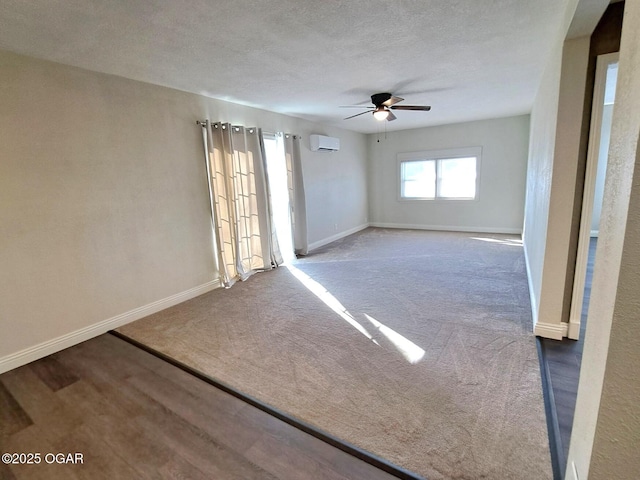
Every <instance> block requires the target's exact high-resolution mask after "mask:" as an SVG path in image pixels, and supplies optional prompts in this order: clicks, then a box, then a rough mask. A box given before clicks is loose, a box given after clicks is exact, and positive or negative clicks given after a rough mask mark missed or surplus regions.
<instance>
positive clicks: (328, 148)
mask: <svg viewBox="0 0 640 480" xmlns="http://www.w3.org/2000/svg"><path fill="white" fill-rule="evenodd" d="M309 143H310V144H311V150H312V151H314V152H337V151H338V150H340V139H339V138H335V137H325V136H324V135H311V136H310V137H309Z"/></svg>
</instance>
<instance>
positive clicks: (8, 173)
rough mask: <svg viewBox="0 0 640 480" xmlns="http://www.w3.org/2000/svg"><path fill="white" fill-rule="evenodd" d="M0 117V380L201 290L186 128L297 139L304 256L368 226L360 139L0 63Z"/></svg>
mask: <svg viewBox="0 0 640 480" xmlns="http://www.w3.org/2000/svg"><path fill="white" fill-rule="evenodd" d="M0 106H1V107H0V265H1V267H0V285H1V288H0V329H1V331H2V335H0V371H3V370H7V369H9V368H12V367H14V366H17V365H19V364H22V363H25V362H27V361H30V360H33V359H35V358H38V357H39V356H43V355H46V354H48V353H51V352H53V351H56V350H57V349H60V348H64V347H66V346H68V345H70V344H72V343H74V342H77V341H81V340H84V339H86V338H89V337H90V336H92V335H96V334H99V333H102V332H103V331H106V330H107V329H109V328H113V327H115V326H117V324H122V323H125V322H127V321H130V320H132V319H134V318H136V317H140V316H142V315H144V314H148V313H150V312H151V311H153V310H154V309H155V310H157V309H159V308H162V307H166V306H168V304H170V303H176V302H178V301H181V300H184V299H185V298H187V297H189V296H193V295H195V294H198V293H202V291H206V290H207V289H210V288H213V286H214V285H215V282H214V279H215V276H216V274H215V272H214V262H213V255H212V251H211V231H210V228H211V227H210V216H209V215H210V214H209V210H208V209H209V204H208V196H207V195H208V193H207V182H206V173H205V166H204V159H203V158H204V155H203V150H202V149H203V147H202V140H201V130H200V127H198V126H196V124H195V121H196V120H198V119H204V118H209V119H211V120H213V121H218V120H220V121H229V122H232V123H238V124H244V125H247V126H259V127H262V128H263V129H264V130H265V131H287V132H291V133H298V134H301V135H302V136H303V139H304V141H303V146H302V156H303V158H302V161H303V172H304V175H305V186H306V191H307V194H308V199H307V208H308V215H309V219H308V233H309V241H310V242H321V241H323V240H324V239H325V238H326V237H328V236H331V235H336V234H338V235H339V234H341V233H344V232H348V231H351V230H353V229H354V228H359V227H360V226H362V224H363V223H364V221H365V218H366V216H367V207H366V205H367V197H366V196H367V191H366V138H365V136H364V135H362V134H358V133H354V132H348V131H345V130H340V129H337V128H329V127H324V126H322V125H318V124H313V123H311V122H307V121H303V120H300V119H297V118H293V117H287V116H284V115H279V114H275V113H270V112H266V111H262V110H257V109H252V108H249V107H244V106H240V105H235V104H230V103H226V102H222V101H217V100H213V99H209V98H206V97H202V96H199V95H194V94H189V93H185V92H180V91H177V90H172V89H168V88H164V87H158V86H154V85H149V84H145V83H141V82H136V81H133V80H127V79H123V78H120V77H115V76H110V75H105V74H98V73H94V72H89V71H86V70H81V69H77V68H72V67H67V66H63V65H59V64H54V63H50V62H45V61H40V60H36V59H32V58H28V57H24V56H20V55H15V54H11V53H8V52H2V51H0ZM310 133H324V134H328V135H333V136H337V137H339V138H340V140H341V144H342V149H341V151H340V152H338V153H334V154H331V155H327V154H321V153H314V152H311V151H310V150H309V149H308V135H309V134H310ZM336 225H337V228H336Z"/></svg>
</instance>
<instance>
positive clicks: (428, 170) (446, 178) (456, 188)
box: [398, 147, 482, 200]
mask: <svg viewBox="0 0 640 480" xmlns="http://www.w3.org/2000/svg"><path fill="white" fill-rule="evenodd" d="M481 152H482V149H481V148H480V147H471V148H457V149H451V150H437V151H427V152H409V153H401V154H399V155H398V164H399V170H400V171H399V178H400V199H403V200H435V199H442V200H474V199H476V198H477V196H478V170H479V166H480V154H481Z"/></svg>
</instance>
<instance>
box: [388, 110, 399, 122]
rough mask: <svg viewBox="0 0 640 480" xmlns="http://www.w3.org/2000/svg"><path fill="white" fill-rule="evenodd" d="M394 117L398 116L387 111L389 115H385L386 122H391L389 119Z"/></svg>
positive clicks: (391, 119)
mask: <svg viewBox="0 0 640 480" xmlns="http://www.w3.org/2000/svg"><path fill="white" fill-rule="evenodd" d="M387 111H388V110H387ZM396 118H398V117H396V116H395V115H394V114H393V112H389V115H387V122H391V121H393V120H395V119H396Z"/></svg>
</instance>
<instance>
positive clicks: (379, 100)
mask: <svg viewBox="0 0 640 480" xmlns="http://www.w3.org/2000/svg"><path fill="white" fill-rule="evenodd" d="M391 97H392V95H391V94H390V93H374V94H373V95H371V103H373V104H374V105H375V106H376V107H379V106H380V105H382V104H383V103H384V102H386V101H387V100H389V99H390V98H391Z"/></svg>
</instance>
